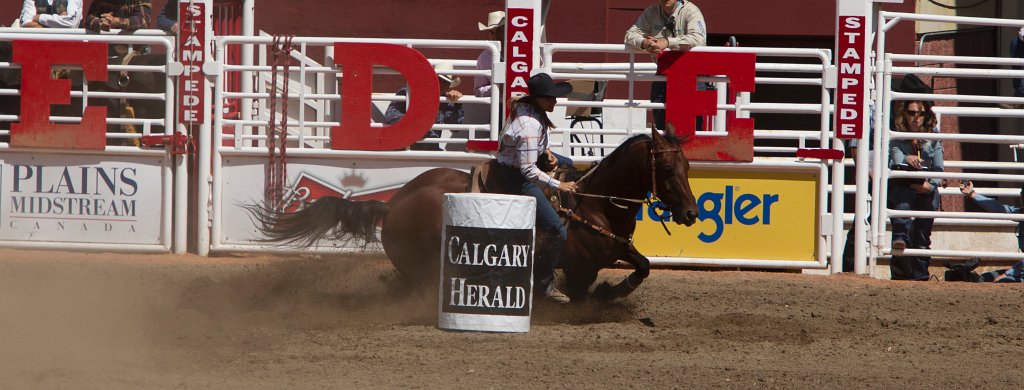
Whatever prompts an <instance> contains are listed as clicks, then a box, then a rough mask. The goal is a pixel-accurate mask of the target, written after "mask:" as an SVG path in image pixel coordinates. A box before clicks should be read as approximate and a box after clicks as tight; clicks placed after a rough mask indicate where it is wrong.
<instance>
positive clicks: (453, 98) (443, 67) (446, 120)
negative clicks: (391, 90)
mask: <svg viewBox="0 0 1024 390" xmlns="http://www.w3.org/2000/svg"><path fill="white" fill-rule="evenodd" d="M452 69H454V67H453V66H452V64H451V63H450V62H439V63H437V65H434V70H435V71H451V70H452ZM437 78H438V81H439V83H440V87H441V91H440V92H441V94H442V95H444V97H445V98H446V99H448V101H447V102H444V101H442V102H441V104H440V106H439V107H438V109H437V117H436V118H435V119H434V123H435V124H462V122H463V120H464V119H465V113H464V112H463V111H462V103H457V102H458V101H459V99H460V98H462V92H459V90H457V89H455V87H457V86H458V85H459V84H460V83H461V82H462V79H461V78H459V77H452V76H449V75H442V74H438V75H437ZM408 93H409V92H408V90H407V89H406V88H404V87H403V88H402V89H399V90H398V92H395V94H396V95H398V96H407V95H408ZM405 107H406V104H405V102H391V104H389V105H388V109H387V111H386V112H385V113H384V123H385V124H388V125H391V124H395V123H398V121H399V120H401V119H402V117H404V116H405ZM425 138H441V131H440V130H428V131H427V134H426V135H425ZM409 149H411V150H432V151H440V150H441V145H439V144H434V143H416V144H413V145H412V146H411V147H409Z"/></svg>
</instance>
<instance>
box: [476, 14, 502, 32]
mask: <svg viewBox="0 0 1024 390" xmlns="http://www.w3.org/2000/svg"><path fill="white" fill-rule="evenodd" d="M476 25H477V26H479V27H480V31H484V30H493V29H496V28H498V27H501V26H504V25H505V11H494V12H491V13H489V14H487V24H483V23H480V22H476Z"/></svg>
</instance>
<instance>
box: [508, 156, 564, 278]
mask: <svg viewBox="0 0 1024 390" xmlns="http://www.w3.org/2000/svg"><path fill="white" fill-rule="evenodd" d="M520 177H522V176H521V175H520ZM521 180H522V183H521V184H520V185H519V194H520V195H526V196H532V197H533V198H534V199H536V200H537V225H536V229H537V239H536V243H535V245H536V247H535V248H536V250H535V251H534V253H535V256H534V261H533V285H534V291H540V292H543V291H546V290H547V288H548V286H550V285H551V282H552V281H554V279H555V267H558V260H559V257H561V255H562V247H563V246H565V240H566V238H568V237H569V234H568V232H566V230H565V226H564V225H562V220H561V219H559V218H558V213H557V212H555V209H554V208H552V207H551V203H548V198H547V197H546V196H544V191H542V190H541V189H540V188H539V187H537V185H536V184H533V183H532V182H530V181H527V180H525V179H521Z"/></svg>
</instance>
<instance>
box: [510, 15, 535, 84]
mask: <svg viewBox="0 0 1024 390" xmlns="http://www.w3.org/2000/svg"><path fill="white" fill-rule="evenodd" d="M507 12H508V15H507V18H506V19H505V20H507V21H508V23H506V25H505V50H506V52H505V63H506V64H505V66H506V68H505V86H506V87H505V101H508V100H509V99H510V98H512V97H519V96H523V95H526V94H527V93H529V89H528V88H527V87H526V81H527V80H529V79H530V68H531V67H532V66H533V40H534V39H536V37H534V36H533V24H534V23H535V22H536V21H535V20H533V13H534V10H533V8H509V9H508V11H507Z"/></svg>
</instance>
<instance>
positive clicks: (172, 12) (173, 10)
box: [156, 0, 178, 35]
mask: <svg viewBox="0 0 1024 390" xmlns="http://www.w3.org/2000/svg"><path fill="white" fill-rule="evenodd" d="M156 28H159V29H161V30H164V31H166V32H167V33H168V34H171V35H175V34H177V33H178V1H177V0H167V4H164V9H162V10H160V15H159V16H157V17H156Z"/></svg>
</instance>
